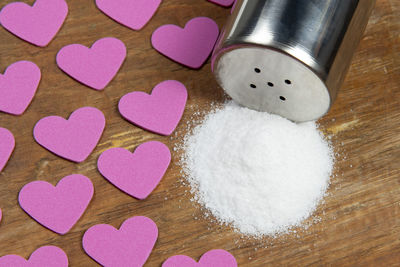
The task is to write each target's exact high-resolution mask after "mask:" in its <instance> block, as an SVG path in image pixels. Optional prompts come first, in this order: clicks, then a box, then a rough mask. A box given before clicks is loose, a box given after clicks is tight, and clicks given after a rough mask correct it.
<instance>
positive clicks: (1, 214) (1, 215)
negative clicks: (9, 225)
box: [0, 209, 3, 222]
mask: <svg viewBox="0 0 400 267" xmlns="http://www.w3.org/2000/svg"><path fill="white" fill-rule="evenodd" d="M2 218H3V212H2V211H1V209H0V222H1V219H2Z"/></svg>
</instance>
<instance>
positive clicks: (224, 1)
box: [208, 0, 235, 6]
mask: <svg viewBox="0 0 400 267" xmlns="http://www.w3.org/2000/svg"><path fill="white" fill-rule="evenodd" d="M208 1H209V2H211V3H214V4H217V5H220V6H231V5H232V4H233V2H235V0H208Z"/></svg>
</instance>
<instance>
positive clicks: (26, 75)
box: [0, 61, 41, 115]
mask: <svg viewBox="0 0 400 267" xmlns="http://www.w3.org/2000/svg"><path fill="white" fill-rule="evenodd" d="M40 77H41V73H40V69H39V67H38V66H37V65H36V64H34V63H32V62H30V61H18V62H15V63H13V64H11V65H10V66H8V68H7V69H6V71H5V72H4V75H2V74H0V111H3V112H6V113H9V114H13V115H21V114H22V113H24V111H25V110H26V108H27V107H28V106H29V104H30V103H31V101H32V98H33V96H34V95H35V93H36V90H37V88H38V85H39V82H40Z"/></svg>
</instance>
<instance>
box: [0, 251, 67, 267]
mask: <svg viewBox="0 0 400 267" xmlns="http://www.w3.org/2000/svg"><path fill="white" fill-rule="evenodd" d="M67 266H68V257H67V255H66V254H65V252H64V251H63V250H62V249H61V248H59V247H55V246H44V247H41V248H38V249H37V250H36V251H34V252H33V253H32V254H31V256H30V257H29V260H26V259H24V258H22V257H21V256H18V255H6V256H3V257H0V267H67Z"/></svg>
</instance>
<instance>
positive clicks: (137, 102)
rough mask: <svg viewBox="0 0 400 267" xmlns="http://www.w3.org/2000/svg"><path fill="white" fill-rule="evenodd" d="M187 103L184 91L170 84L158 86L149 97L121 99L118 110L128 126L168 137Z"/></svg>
mask: <svg viewBox="0 0 400 267" xmlns="http://www.w3.org/2000/svg"><path fill="white" fill-rule="evenodd" d="M186 100H187V90H186V87H185V86H184V85H183V84H182V83H180V82H178V81H172V80H170V81H164V82H161V83H159V84H158V85H157V86H156V87H154V89H153V91H152V93H151V95H148V94H146V93H144V92H132V93H128V94H126V95H124V96H123V97H122V98H121V100H120V101H119V104H118V109H119V112H120V113H121V115H122V116H123V117H124V118H125V119H126V120H128V121H130V122H131V123H133V124H136V125H137V126H139V127H142V128H144V129H146V130H149V131H152V132H155V133H158V134H162V135H170V134H171V133H172V132H173V131H174V130H175V128H176V126H177V125H178V123H179V121H180V119H181V117H182V114H183V111H184V110H185V105H186Z"/></svg>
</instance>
